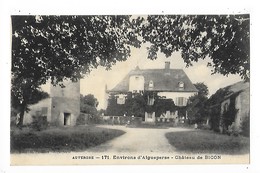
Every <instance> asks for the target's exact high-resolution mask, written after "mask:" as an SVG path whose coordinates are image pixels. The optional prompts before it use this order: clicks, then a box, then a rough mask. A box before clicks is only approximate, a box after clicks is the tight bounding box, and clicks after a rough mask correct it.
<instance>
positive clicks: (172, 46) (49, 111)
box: [10, 14, 250, 165]
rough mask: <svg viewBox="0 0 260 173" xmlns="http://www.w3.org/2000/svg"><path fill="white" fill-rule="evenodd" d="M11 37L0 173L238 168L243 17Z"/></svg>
mask: <svg viewBox="0 0 260 173" xmlns="http://www.w3.org/2000/svg"><path fill="white" fill-rule="evenodd" d="M11 25H12V47H11V51H12V52H11V54H12V60H11V113H10V116H11V118H10V121H11V122H10V126H11V127H10V157H11V165H64V164H68V163H69V164H76V165H89V164H105V165H106V164H148V165H149V164H170V165H172V164H173V165H174V164H183V163H186V164H192V163H193V164H206V163H210V164H221V163H222V164H223V163H225V164H248V163H249V161H250V160H249V158H250V99H249V97H250V82H249V81H250V15H249V14H227V15H223V14H215V15H199V14H198V15H188V14H187V15H148V14H147V15H12V16H11ZM57 158H58V159H57Z"/></svg>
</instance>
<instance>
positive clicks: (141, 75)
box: [107, 62, 197, 123]
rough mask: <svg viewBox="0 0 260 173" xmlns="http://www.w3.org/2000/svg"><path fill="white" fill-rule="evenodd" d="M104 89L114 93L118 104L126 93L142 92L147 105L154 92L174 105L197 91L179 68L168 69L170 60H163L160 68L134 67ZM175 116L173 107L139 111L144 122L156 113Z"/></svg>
mask: <svg viewBox="0 0 260 173" xmlns="http://www.w3.org/2000/svg"><path fill="white" fill-rule="evenodd" d="M107 93H108V94H109V95H112V94H113V95H115V97H116V98H117V104H120V105H122V104H124V103H125V101H126V99H127V95H128V94H129V93H131V94H135V93H139V94H144V93H146V95H147V98H146V100H147V105H150V106H152V105H153V104H154V103H155V102H156V97H154V95H157V96H159V97H160V98H164V99H165V100H166V99H168V100H172V101H173V102H174V104H175V106H177V107H185V106H186V105H187V102H188V98H189V97H190V96H193V95H195V94H197V89H196V88H195V86H194V85H193V84H192V82H191V81H190V79H189V78H188V76H187V75H186V73H185V72H184V71H183V70H182V69H171V68H170V62H165V68H164V69H140V68H139V67H136V68H135V69H134V70H132V71H130V72H129V73H128V74H127V75H126V76H125V77H124V78H123V80H122V81H121V82H120V83H118V84H117V85H116V86H115V87H114V88H113V89H112V90H109V91H107ZM147 93H148V94H147ZM108 104H109V102H108ZM178 116H179V114H178V111H177V110H176V111H170V110H165V112H164V113H163V114H161V115H156V113H155V112H147V111H145V113H144V115H143V117H144V120H145V122H148V123H149V122H150V123H153V122H155V121H156V120H157V119H158V120H159V118H160V117H161V118H166V119H169V118H178ZM183 118H186V117H185V116H184V117H183Z"/></svg>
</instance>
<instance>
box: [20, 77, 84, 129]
mask: <svg viewBox="0 0 260 173" xmlns="http://www.w3.org/2000/svg"><path fill="white" fill-rule="evenodd" d="M63 84H64V86H65V87H60V86H52V85H51V86H50V90H49V95H50V97H49V98H46V99H44V100H41V101H40V102H38V103H37V104H34V105H31V106H30V107H29V109H30V111H29V112H28V113H25V115H24V122H23V123H24V124H30V123H32V121H33V116H44V117H46V119H47V122H48V123H49V124H50V125H55V126H73V125H76V120H77V118H78V116H79V114H80V82H71V81H64V82H63Z"/></svg>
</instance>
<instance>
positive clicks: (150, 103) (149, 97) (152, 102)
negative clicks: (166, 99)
mask: <svg viewBox="0 0 260 173" xmlns="http://www.w3.org/2000/svg"><path fill="white" fill-rule="evenodd" d="M153 104H154V96H149V95H148V101H147V105H148V106H152V105H153Z"/></svg>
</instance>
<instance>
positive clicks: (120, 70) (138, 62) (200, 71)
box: [80, 45, 241, 109]
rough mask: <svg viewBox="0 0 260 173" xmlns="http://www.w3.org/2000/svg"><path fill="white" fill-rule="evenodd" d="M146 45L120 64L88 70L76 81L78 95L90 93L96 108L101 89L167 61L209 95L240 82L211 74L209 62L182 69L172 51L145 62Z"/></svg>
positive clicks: (237, 78) (101, 102) (102, 102)
mask: <svg viewBox="0 0 260 173" xmlns="http://www.w3.org/2000/svg"><path fill="white" fill-rule="evenodd" d="M147 53H148V52H147V49H146V45H143V46H142V47H141V48H131V56H130V57H129V58H128V59H127V60H126V61H124V62H118V63H117V64H116V65H114V66H112V68H111V70H109V71H107V70H105V68H104V67H98V68H97V69H94V70H93V71H91V73H90V74H89V75H87V76H85V78H84V79H82V80H81V81H80V92H81V94H83V95H87V94H93V95H94V96H95V97H96V98H97V99H98V101H99V106H98V109H101V108H104V105H105V102H106V100H105V86H106V85H107V89H108V90H110V89H113V87H115V86H116V85H117V84H118V83H119V82H120V81H121V80H122V79H123V78H124V77H125V76H126V75H127V74H128V73H129V72H130V71H131V70H133V69H135V67H136V66H139V68H140V69H160V68H164V65H165V61H170V67H171V68H172V69H183V70H184V71H185V72H186V74H187V75H188V77H189V78H190V80H191V82H192V83H197V82H204V84H206V85H207V86H208V89H209V95H212V94H214V93H215V92H216V91H217V90H218V89H219V88H222V87H225V86H228V85H231V84H233V83H236V82H238V81H241V78H240V76H239V75H229V76H228V77H227V76H223V75H221V74H214V75H211V70H212V68H211V67H207V62H209V61H210V60H209V59H206V60H200V61H198V62H195V63H193V66H191V67H188V68H186V64H185V63H184V62H183V59H182V58H181V53H180V52H175V53H173V54H172V56H171V57H168V58H166V57H165V56H164V54H162V53H159V54H158V58H157V59H156V60H149V59H147V55H148V54H147Z"/></svg>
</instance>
